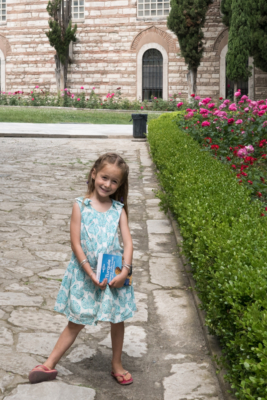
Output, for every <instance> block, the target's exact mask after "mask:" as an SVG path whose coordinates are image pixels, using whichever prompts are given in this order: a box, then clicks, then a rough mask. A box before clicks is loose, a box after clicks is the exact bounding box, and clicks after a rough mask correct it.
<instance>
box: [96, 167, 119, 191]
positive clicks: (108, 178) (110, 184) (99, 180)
mask: <svg viewBox="0 0 267 400" xmlns="http://www.w3.org/2000/svg"><path fill="white" fill-rule="evenodd" d="M92 178H93V179H94V180H95V192H96V195H97V196H99V198H103V197H104V198H107V197H109V196H111V195H112V194H113V193H115V192H116V190H117V189H118V187H119V186H120V182H121V178H122V172H121V170H120V169H119V168H118V167H117V166H116V165H113V164H108V165H105V166H104V167H103V168H102V169H101V171H99V172H98V173H97V174H96V173H95V172H93V173H92Z"/></svg>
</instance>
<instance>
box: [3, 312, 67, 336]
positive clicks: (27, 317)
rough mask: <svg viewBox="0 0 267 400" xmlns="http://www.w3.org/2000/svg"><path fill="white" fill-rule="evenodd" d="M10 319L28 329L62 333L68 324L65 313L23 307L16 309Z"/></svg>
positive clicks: (11, 321)
mask: <svg viewBox="0 0 267 400" xmlns="http://www.w3.org/2000/svg"><path fill="white" fill-rule="evenodd" d="M8 321H9V322H10V323H12V324H14V325H16V326H21V327H23V328H26V329H35V330H37V331H38V330H39V331H45V332H55V333H61V332H62V331H63V329H64V328H65V327H66V325H67V320H66V318H65V317H64V316H63V315H59V314H52V313H48V312H45V311H42V310H38V312H37V309H34V308H31V309H27V308H22V309H20V310H14V311H13V312H12V313H11V316H10V318H9V319H8Z"/></svg>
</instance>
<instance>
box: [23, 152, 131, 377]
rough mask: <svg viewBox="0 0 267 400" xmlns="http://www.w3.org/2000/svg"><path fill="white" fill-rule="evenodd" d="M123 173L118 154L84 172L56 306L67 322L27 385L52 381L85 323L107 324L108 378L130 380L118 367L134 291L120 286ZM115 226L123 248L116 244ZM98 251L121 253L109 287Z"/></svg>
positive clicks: (126, 238) (126, 256)
mask: <svg viewBox="0 0 267 400" xmlns="http://www.w3.org/2000/svg"><path fill="white" fill-rule="evenodd" d="M128 174H129V167H128V165H127V164H126V162H125V161H124V160H123V159H122V158H121V157H120V156H119V155H117V154H114V153H106V154H104V155H102V156H101V157H99V158H98V160H97V161H96V162H95V163H94V165H93V167H92V168H91V170H90V172H89V177H88V191H87V194H86V196H85V197H84V198H77V199H76V203H75V204H74V206H73V210H72V216H71V223H70V237H71V248H72V250H73V253H72V257H71V261H70V263H69V265H68V267H67V270H66V272H65V275H64V278H63V280H62V284H61V287H60V290H59V293H58V296H57V300H56V305H55V310H56V311H58V312H60V313H63V314H65V315H66V317H67V319H68V321H69V322H68V325H67V326H66V328H65V329H64V331H63V332H62V333H61V335H60V337H59V339H58V341H57V343H56V345H55V347H54V350H53V351H52V353H51V354H50V356H49V357H48V359H47V360H46V361H45V363H44V364H43V365H38V366H37V367H35V368H34V369H33V370H32V371H31V372H30V374H29V380H30V382H31V383H37V382H42V381H46V380H53V379H55V378H56V376H57V370H56V369H55V365H56V364H57V363H58V361H59V360H60V358H61V357H62V356H63V354H64V353H65V352H66V351H67V350H68V349H69V347H70V346H71V345H72V343H73V342H74V341H75V339H76V337H77V335H78V333H79V332H80V331H81V330H82V329H83V328H84V326H85V325H97V322H98V321H109V322H110V323H111V341H112V352H113V357H112V371H111V374H112V376H113V377H114V378H115V379H116V380H117V382H118V383H120V384H121V385H128V384H130V383H132V382H133V379H132V376H131V374H130V373H129V372H128V371H125V369H124V368H123V367H122V363H121V355H122V346H123V337H124V322H123V321H125V320H126V319H128V318H131V317H132V316H133V314H134V311H136V305H135V298H134V291H133V287H132V286H123V285H124V282H125V279H126V278H127V275H128V273H129V270H130V269H131V264H132V255H133V245H132V238H131V234H130V230H129V226H128V220H127V216H128V207H127V196H128ZM121 202H123V204H122V203H121ZM118 226H119V227H120V231H121V235H122V240H123V245H124V249H122V248H121V246H120V243H119V238H118ZM99 253H109V254H115V255H123V266H122V270H121V273H120V274H119V275H116V277H115V278H114V279H113V280H112V281H111V282H110V283H109V284H107V280H106V279H105V280H104V281H103V282H102V283H100V282H99V281H98V280H97V277H96V267H97V260H98V254H99Z"/></svg>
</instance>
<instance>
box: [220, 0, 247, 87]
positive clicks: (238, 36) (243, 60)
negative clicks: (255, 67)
mask: <svg viewBox="0 0 267 400" xmlns="http://www.w3.org/2000/svg"><path fill="white" fill-rule="evenodd" d="M231 13H232V17H231V25H230V30H229V40H228V52H227V55H226V61H227V70H226V75H227V77H228V78H229V79H231V80H232V81H234V84H235V86H234V90H235V92H236V91H237V81H239V80H244V81H245V80H247V79H248V77H249V76H251V72H250V70H249V68H248V66H247V62H248V58H249V53H250V49H251V30H250V21H249V9H248V1H247V0H232V9H231Z"/></svg>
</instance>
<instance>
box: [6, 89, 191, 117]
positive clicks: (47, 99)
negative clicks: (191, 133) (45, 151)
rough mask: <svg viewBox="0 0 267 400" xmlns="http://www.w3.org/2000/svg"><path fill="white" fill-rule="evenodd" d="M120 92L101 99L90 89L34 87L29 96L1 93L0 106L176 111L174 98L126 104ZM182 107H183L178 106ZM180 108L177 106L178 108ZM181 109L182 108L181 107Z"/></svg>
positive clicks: (16, 92)
mask: <svg viewBox="0 0 267 400" xmlns="http://www.w3.org/2000/svg"><path fill="white" fill-rule="evenodd" d="M120 89H121V88H117V90H116V91H115V92H110V93H107V95H106V96H104V98H102V97H101V96H99V95H98V94H97V93H96V92H95V88H94V87H93V88H92V89H91V90H90V91H89V92H86V90H85V89H84V87H83V86H81V88H80V93H78V94H75V93H71V91H70V90H69V89H65V90H64V91H62V92H61V94H59V95H58V94H55V93H49V92H45V91H44V90H43V89H42V88H40V87H39V86H36V87H35V88H34V89H33V90H31V91H30V92H29V93H26V92H23V91H21V90H19V91H15V92H1V93H0V105H10V106H50V107H51V106H52V107H74V108H89V109H112V110H114V109H115V110H116V109H117V110H119V109H120V110H142V111H146V110H148V111H149V110H152V111H174V110H176V109H177V101H176V98H177V96H176V95H174V96H170V99H169V100H168V101H165V100H162V99H157V98H156V97H154V98H153V99H151V102H148V101H144V102H140V101H138V100H135V101H130V100H129V99H127V98H123V97H122V96H121V91H120ZM181 105H183V103H181ZM179 107H181V106H179ZM184 107H185V106H184Z"/></svg>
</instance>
